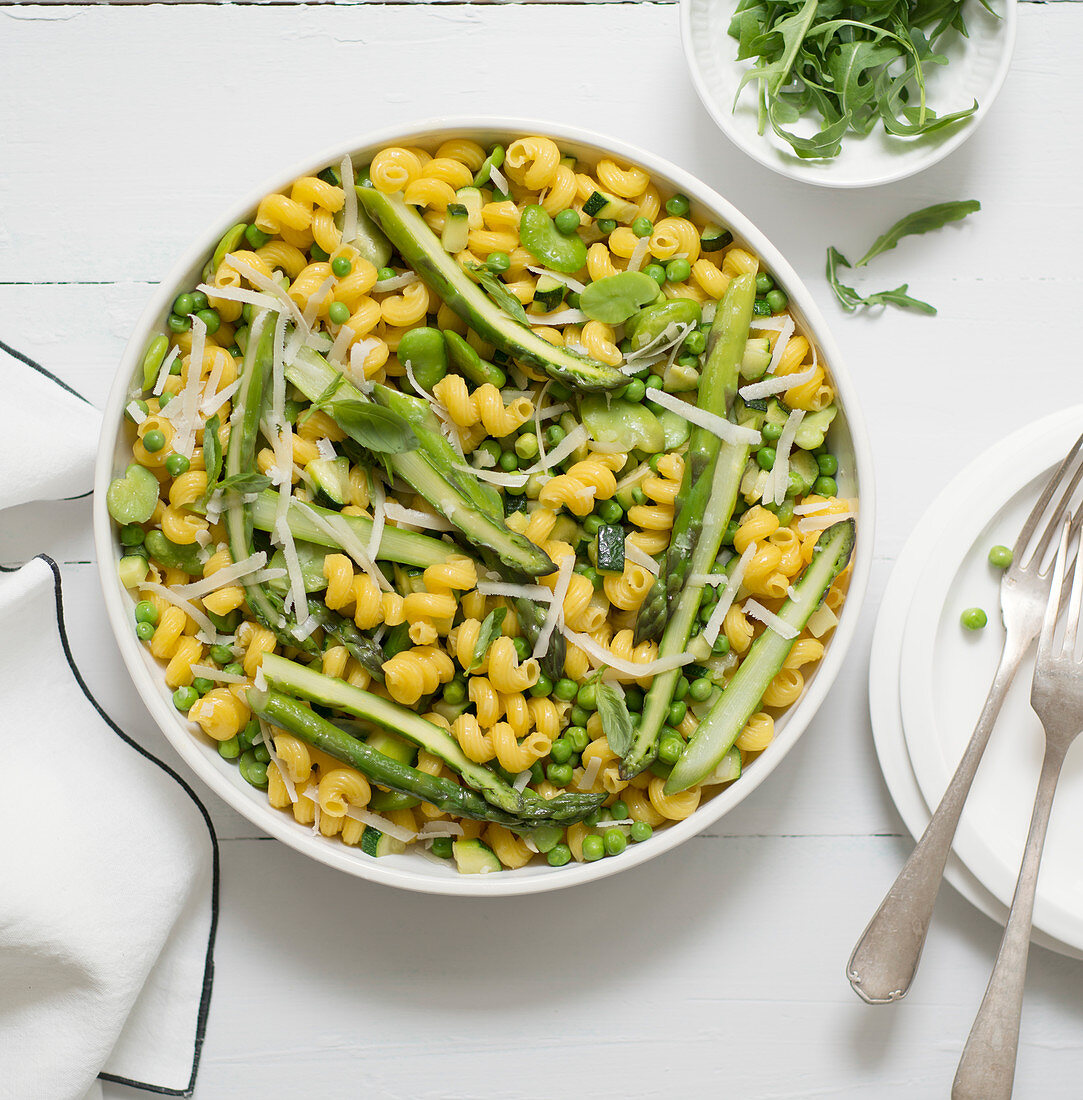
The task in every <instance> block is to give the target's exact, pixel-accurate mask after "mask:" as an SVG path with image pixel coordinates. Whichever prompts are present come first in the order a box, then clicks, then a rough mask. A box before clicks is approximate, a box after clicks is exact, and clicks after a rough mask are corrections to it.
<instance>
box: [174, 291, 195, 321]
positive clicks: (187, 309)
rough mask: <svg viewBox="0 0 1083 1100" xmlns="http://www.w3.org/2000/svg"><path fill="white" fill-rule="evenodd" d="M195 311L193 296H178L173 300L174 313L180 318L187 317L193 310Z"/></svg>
mask: <svg viewBox="0 0 1083 1100" xmlns="http://www.w3.org/2000/svg"><path fill="white" fill-rule="evenodd" d="M194 309H195V302H194V301H192V295H191V294H178V295H177V297H176V298H174V299H173V312H174V313H175V314H176V315H177V316H178V317H187V316H188V314H189V313H191V312H192V310H194Z"/></svg>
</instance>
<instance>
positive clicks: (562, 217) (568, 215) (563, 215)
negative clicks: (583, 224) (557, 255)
mask: <svg viewBox="0 0 1083 1100" xmlns="http://www.w3.org/2000/svg"><path fill="white" fill-rule="evenodd" d="M553 224H554V225H555V226H556V227H557V232H558V233H560V234H562V235H563V236H565V237H570V236H571V235H572V234H573V233H574V232H575V231H576V230H577V229H578V228H579V214H578V213H577V212H576V211H575V210H561V211H558V213H557V215H556V217H554V218H553Z"/></svg>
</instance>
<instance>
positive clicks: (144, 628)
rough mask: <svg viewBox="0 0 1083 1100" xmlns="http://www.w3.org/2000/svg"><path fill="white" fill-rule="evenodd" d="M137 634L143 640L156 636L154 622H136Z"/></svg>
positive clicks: (147, 640) (146, 640)
mask: <svg viewBox="0 0 1083 1100" xmlns="http://www.w3.org/2000/svg"><path fill="white" fill-rule="evenodd" d="M135 636H136V637H137V638H138V639H139V640H140V641H141V642H149V641H150V640H151V638H153V637H154V624H153V623H136V624H135Z"/></svg>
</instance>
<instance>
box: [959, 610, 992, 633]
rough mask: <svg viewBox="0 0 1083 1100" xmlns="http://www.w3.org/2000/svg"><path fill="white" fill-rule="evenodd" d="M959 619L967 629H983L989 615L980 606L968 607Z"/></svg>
mask: <svg viewBox="0 0 1083 1100" xmlns="http://www.w3.org/2000/svg"><path fill="white" fill-rule="evenodd" d="M959 621H960V622H961V623H962V624H963V626H964V627H965V628H966V629H967V630H981V629H982V628H983V627H984V626H985V624H986V623H988V622H989V617H988V615H986V614H985V612H984V611H982V609H981V608H980V607H968V608H967V609H966V610H965V611H964V612H963V613H962V615H960V616H959Z"/></svg>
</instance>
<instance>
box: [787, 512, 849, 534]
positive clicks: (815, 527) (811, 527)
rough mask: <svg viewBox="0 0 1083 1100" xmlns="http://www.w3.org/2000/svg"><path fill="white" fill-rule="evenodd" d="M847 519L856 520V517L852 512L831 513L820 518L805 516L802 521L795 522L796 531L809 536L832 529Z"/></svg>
mask: <svg viewBox="0 0 1083 1100" xmlns="http://www.w3.org/2000/svg"><path fill="white" fill-rule="evenodd" d="M847 519H857V516H856V514H855V513H853V512H831V513H829V514H828V515H822V516H806V517H805V518H804V519H801V520H798V521H797V530H798V531H800V532H801V534H802V535H810V534H812V532H813V531H826V530H827V529H828V527H834V525H835V524H836V523H842V522H843V520H847Z"/></svg>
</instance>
